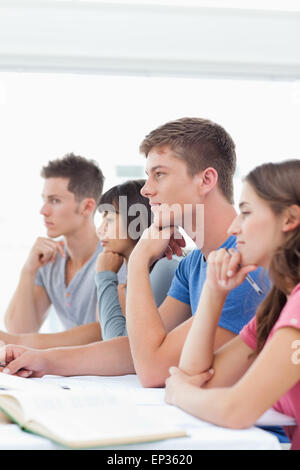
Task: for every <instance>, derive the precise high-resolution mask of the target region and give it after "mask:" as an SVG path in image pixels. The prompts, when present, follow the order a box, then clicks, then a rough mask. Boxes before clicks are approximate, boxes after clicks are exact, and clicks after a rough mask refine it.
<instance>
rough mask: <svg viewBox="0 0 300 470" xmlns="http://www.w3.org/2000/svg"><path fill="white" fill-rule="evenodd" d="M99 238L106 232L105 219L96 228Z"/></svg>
mask: <svg viewBox="0 0 300 470" xmlns="http://www.w3.org/2000/svg"><path fill="white" fill-rule="evenodd" d="M96 232H97V236H98V238H101V237H103V235H104V234H105V232H106V222H105V220H103V221H102V222H101V224H100V225H99V227H98V228H97V230H96Z"/></svg>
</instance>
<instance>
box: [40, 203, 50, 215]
mask: <svg viewBox="0 0 300 470" xmlns="http://www.w3.org/2000/svg"><path fill="white" fill-rule="evenodd" d="M40 214H42V215H44V216H47V215H49V204H48V203H47V202H44V204H43V205H42V207H41V210H40Z"/></svg>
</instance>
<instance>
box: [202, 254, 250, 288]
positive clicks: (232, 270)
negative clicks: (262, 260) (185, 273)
mask: <svg viewBox="0 0 300 470" xmlns="http://www.w3.org/2000/svg"><path fill="white" fill-rule="evenodd" d="M229 251H230V253H228V251H227V250H226V249H224V248H222V249H220V250H217V251H212V252H211V253H210V254H209V256H208V259H207V264H208V267H207V276H206V282H207V284H208V285H209V286H210V287H211V288H213V289H214V291H215V292H218V291H219V292H220V293H223V294H227V293H228V292H229V291H231V290H232V289H235V288H236V287H238V286H239V285H240V284H242V282H244V280H245V278H246V276H247V274H248V273H250V272H251V271H254V270H255V269H257V266H256V265H248V266H241V254H240V253H239V252H238V251H235V250H233V249H231V250H229Z"/></svg>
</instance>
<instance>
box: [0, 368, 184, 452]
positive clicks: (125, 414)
mask: <svg viewBox="0 0 300 470" xmlns="http://www.w3.org/2000/svg"><path fill="white" fill-rule="evenodd" d="M0 409H1V410H2V411H3V412H4V413H5V414H6V415H8V416H9V417H10V419H11V420H12V421H14V422H16V423H17V424H18V425H19V426H20V427H21V428H22V429H24V430H26V431H30V432H32V433H35V434H38V435H40V436H43V437H46V438H48V439H50V440H52V441H54V442H57V443H59V444H61V445H63V446H65V447H69V448H81V449H83V448H94V447H108V446H117V445H122V444H130V443H140V442H149V441H156V440H162V439H169V438H175V437H184V436H186V433H185V432H184V431H183V430H181V429H180V428H177V427H176V426H174V425H172V424H171V425H170V424H168V422H167V420H166V422H164V420H163V415H161V414H160V416H159V417H157V418H156V417H154V416H153V409H152V408H151V407H149V410H148V409H145V408H143V409H141V408H140V407H136V406H132V405H130V404H129V406H126V402H125V401H123V402H121V401H120V400H119V398H118V394H117V393H114V391H113V390H112V391H109V392H108V391H107V390H101V389H98V390H95V389H94V390H91V391H90V392H89V391H88V390H85V391H84V393H83V391H82V390H72V389H71V388H69V387H65V386H60V385H56V384H47V383H43V382H37V381H34V380H30V379H22V378H20V377H14V376H9V375H6V374H3V373H0Z"/></svg>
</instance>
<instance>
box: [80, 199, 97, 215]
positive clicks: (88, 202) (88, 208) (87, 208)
mask: <svg viewBox="0 0 300 470" xmlns="http://www.w3.org/2000/svg"><path fill="white" fill-rule="evenodd" d="M81 204H82V207H81V213H82V215H85V216H89V215H90V214H92V213H93V212H94V211H95V207H96V201H95V199H93V198H86V199H83V201H81Z"/></svg>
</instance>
